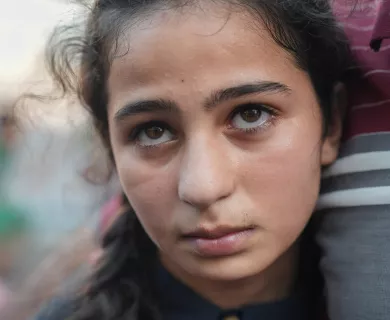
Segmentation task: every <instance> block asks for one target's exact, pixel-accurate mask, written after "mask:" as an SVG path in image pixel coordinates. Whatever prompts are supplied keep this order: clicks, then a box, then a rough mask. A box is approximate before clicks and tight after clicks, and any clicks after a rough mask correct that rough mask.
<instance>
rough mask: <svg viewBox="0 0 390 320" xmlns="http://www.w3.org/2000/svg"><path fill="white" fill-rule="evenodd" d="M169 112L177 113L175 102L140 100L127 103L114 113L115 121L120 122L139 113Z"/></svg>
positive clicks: (177, 108)
mask: <svg viewBox="0 0 390 320" xmlns="http://www.w3.org/2000/svg"><path fill="white" fill-rule="evenodd" d="M152 112H170V113H179V112H180V109H179V107H178V106H177V105H176V103H175V102H173V101H170V100H164V99H155V100H141V101H136V102H132V103H129V104H127V105H125V106H124V107H123V108H121V109H120V110H118V111H117V112H116V113H115V120H116V121H121V120H123V119H125V118H127V117H129V116H132V115H136V114H140V113H152Z"/></svg>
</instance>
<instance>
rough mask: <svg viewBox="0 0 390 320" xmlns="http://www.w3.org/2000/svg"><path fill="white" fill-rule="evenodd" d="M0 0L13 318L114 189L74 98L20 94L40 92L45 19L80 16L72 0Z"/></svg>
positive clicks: (40, 296)
mask: <svg viewBox="0 0 390 320" xmlns="http://www.w3.org/2000/svg"><path fill="white" fill-rule="evenodd" d="M0 4H1V5H2V8H3V10H0V39H1V40H2V41H1V42H0V133H1V135H0V319H2V320H3V319H5V318H4V317H5V315H4V316H2V310H6V309H7V308H8V310H11V309H13V310H14V311H12V312H13V313H12V312H10V313H12V316H10V319H12V320H17V319H28V318H29V317H28V314H29V313H32V312H33V311H34V310H36V309H37V308H38V307H39V304H40V303H41V301H43V300H44V298H45V297H46V296H48V295H49V294H51V293H52V292H53V290H57V289H58V283H60V282H61V279H63V277H64V276H69V277H70V278H71V276H72V275H74V274H76V273H77V270H79V269H80V268H81V267H82V265H83V264H84V263H85V261H87V260H88V257H89V255H92V254H93V252H94V246H95V244H96V241H97V238H98V237H99V235H98V224H99V219H100V212H101V208H102V206H103V205H104V204H105V203H107V201H109V200H110V199H112V197H113V196H115V195H117V194H118V193H119V191H120V188H119V183H118V181H117V179H116V176H115V172H113V168H112V167H111V164H110V161H109V159H108V157H107V153H106V151H105V149H104V148H103V146H102V145H101V143H100V140H99V138H98V137H97V135H96V134H95V132H94V131H93V128H92V125H91V123H90V119H89V117H88V113H87V112H85V111H84V110H83V108H82V107H81V106H80V104H79V103H78V102H77V99H75V98H72V97H68V98H67V99H61V100H53V101H50V102H49V101H39V100H37V99H28V100H24V101H23V103H20V100H19V99H20V97H21V96H22V95H23V94H25V93H26V92H34V93H41V94H45V93H48V92H49V89H50V88H51V87H52V84H51V81H50V78H49V77H48V75H47V73H46V71H45V63H44V47H45V43H46V41H47V39H48V37H49V35H50V33H51V31H52V30H53V28H54V26H56V25H57V24H59V23H66V22H69V21H72V20H73V19H75V18H76V17H79V16H80V14H81V15H82V11H81V9H80V7H79V6H76V5H74V4H73V3H72V2H71V1H65V0H63V1H60V0H13V1H6V0H0ZM18 101H19V103H18ZM64 257H65V258H66V260H67V262H64ZM58 265H60V266H61V268H59V267H58ZM49 271H50V272H49ZM69 282H71V280H69ZM10 306H13V308H10ZM21 306H22V307H21ZM15 310H19V311H20V310H23V314H19V315H17V313H16V312H15ZM4 314H5V313H4Z"/></svg>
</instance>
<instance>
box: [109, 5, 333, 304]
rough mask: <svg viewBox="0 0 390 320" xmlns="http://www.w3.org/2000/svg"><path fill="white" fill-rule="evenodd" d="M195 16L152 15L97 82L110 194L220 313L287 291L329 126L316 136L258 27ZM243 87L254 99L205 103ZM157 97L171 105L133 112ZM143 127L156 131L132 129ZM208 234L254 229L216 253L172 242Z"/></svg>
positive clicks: (290, 72) (287, 62) (279, 54)
mask: <svg viewBox="0 0 390 320" xmlns="http://www.w3.org/2000/svg"><path fill="white" fill-rule="evenodd" d="M205 7H206V9H207V10H206V9H205V8H203V10H200V9H195V8H192V9H191V10H190V11H191V12H190V13H189V12H186V11H185V10H181V11H180V12H178V11H173V10H164V11H163V10H161V11H156V12H155V13H153V14H152V15H149V16H148V17H147V18H145V19H143V20H142V19H141V22H139V23H138V24H137V25H136V26H133V27H132V28H131V29H130V30H128V31H127V32H126V33H125V34H124V35H123V38H122V41H123V40H126V41H123V42H122V43H124V44H128V43H129V44H130V46H129V49H130V50H129V51H128V54H125V55H120V56H119V57H118V58H116V59H115V60H114V62H113V64H112V68H111V72H110V75H109V78H108V84H107V85H108V92H109V104H108V115H109V127H110V140H111V145H112V149H113V154H114V157H115V162H116V165H117V171H118V175H119V177H120V180H121V183H122V186H123V190H124V192H125V193H126V195H127V197H128V199H129V201H130V203H131V205H132V206H133V208H134V210H135V212H136V213H137V216H138V218H139V219H140V221H141V223H142V225H143V226H144V228H145V230H146V232H147V233H148V235H149V236H150V238H151V239H152V240H153V241H154V242H155V243H156V245H157V246H158V248H159V252H160V256H161V260H162V262H163V264H164V265H165V267H166V268H167V269H168V270H170V271H171V273H173V274H174V275H175V276H176V277H178V278H179V279H181V280H182V281H183V282H184V283H186V284H187V285H189V286H190V287H191V288H193V289H194V290H195V291H197V292H198V293H200V294H201V295H202V296H204V297H205V298H207V299H209V300H211V301H212V302H214V303H215V304H217V305H219V306H221V307H223V308H231V307H238V306H241V305H245V304H250V303H255V302H259V301H270V300H275V299H280V298H282V297H284V296H286V295H288V293H289V292H290V291H291V290H292V287H293V286H294V280H295V275H296V260H297V254H298V248H297V245H296V243H297V239H298V238H299V236H300V235H301V233H302V231H303V230H304V228H305V226H306V224H307V222H308V220H309V219H310V217H311V215H312V212H313V209H314V206H315V203H316V200H317V197H318V192H319V183H320V175H321V167H322V166H323V165H328V164H330V163H331V162H333V161H334V159H335V157H336V155H337V146H338V143H337V142H338V138H339V132H340V130H331V135H330V136H328V137H326V138H325V139H323V137H322V130H323V128H322V125H321V123H322V118H321V112H320V108H319V105H318V102H317V98H316V95H315V92H314V90H313V87H312V84H311V81H310V79H309V77H308V75H307V74H306V73H305V72H303V71H302V70H300V69H298V67H297V66H296V65H295V64H294V61H293V58H292V57H291V56H289V55H288V54H287V53H286V52H285V51H283V49H282V48H280V47H279V46H278V45H277V44H276V43H275V42H274V41H273V40H272V38H271V36H270V35H269V33H268V32H267V31H266V30H265V28H264V27H262V26H261V23H260V22H259V21H258V19H257V20H254V17H252V16H250V15H249V14H246V13H245V12H238V11H236V12H234V13H230V15H229V19H226V18H227V15H226V14H227V12H226V11H225V10H224V8H221V7H214V6H211V5H205ZM254 25H256V26H257V27H256V28H252V27H248V26H254ZM179 26H180V27H179ZM124 47H125V45H124ZM270 84H272V85H270ZM245 85H250V88H252V89H253V88H255V89H257V90H253V91H256V92H252V93H250V94H242V95H240V96H239V97H238V96H237V95H236V96H233V95H226V96H225V99H223V101H222V100H221V101H213V100H215V99H213V97H214V98H215V96H217V95H218V94H217V92H218V91H220V90H226V89H227V88H232V87H237V86H238V87H239V86H245ZM267 86H268V88H269V87H272V88H273V90H264V87H267ZM246 88H247V89H248V87H246ZM241 89H242V88H241ZM231 91H232V90H231ZM236 91H237V90H236ZM236 91H235V93H237V92H236ZM239 91H240V90H239ZM242 91H243V90H241V91H240V92H241V93H242ZM156 99H157V100H166V101H168V102H171V104H174V105H175V106H174V107H172V106H171V108H170V109H169V110H166V109H164V108H162V107H161V106H160V107H159V108H157V110H155V109H154V108H153V107H150V106H151V105H153V104H151V103H146V105H147V108H146V109H147V110H146V111H145V108H143V107H142V106H145V104H142V106H141V104H138V107H137V105H136V106H134V104H136V103H138V102H140V101H147V100H156ZM212 102H214V103H212ZM248 104H251V105H250V106H249V107H246V109H245V107H242V106H243V105H248ZM140 106H141V107H140ZM263 106H265V107H263ZM237 108H241V112H240V111H237ZM242 108H244V109H242ZM141 109H142V110H141ZM242 110H246V112H243V111H242ZM252 110H254V111H252ZM256 115H260V117H259V118H258V119H257V118H256ZM248 119H249V120H250V121H248ZM256 119H257V120H256ZM253 120H256V121H253ZM150 121H158V122H160V123H162V124H157V125H156V124H154V125H153V124H152V125H149V127H147V128H146V129H145V128H144V129H140V130H137V128H138V127H139V126H141V125H143V124H145V123H148V122H150ZM251 121H252V122H251ZM153 126H154V127H160V128H156V129H151V127H153ZM248 127H250V128H252V130H251V131H250V132H247V131H245V128H248ZM254 128H255V129H254ZM256 128H257V129H256ZM134 132H136V133H134ZM137 132H139V134H137ZM151 145H152V146H151ZM218 226H229V227H251V228H253V229H252V231H251V232H250V236H248V237H245V238H244V240H243V241H242V242H241V243H240V246H239V248H238V250H237V252H235V253H234V254H231V255H227V256H223V257H209V256H205V255H202V254H199V252H197V251H196V250H195V249H194V247H193V246H192V245H191V243H189V242H188V241H184V240H183V237H182V236H183V234H185V233H188V232H191V231H193V230H195V229H197V228H203V229H208V230H209V229H213V228H215V227H218ZM230 289H231V290H230Z"/></svg>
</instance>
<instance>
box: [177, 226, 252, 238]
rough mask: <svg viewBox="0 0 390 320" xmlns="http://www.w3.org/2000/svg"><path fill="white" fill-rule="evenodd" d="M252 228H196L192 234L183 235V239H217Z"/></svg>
mask: <svg viewBox="0 0 390 320" xmlns="http://www.w3.org/2000/svg"><path fill="white" fill-rule="evenodd" d="M251 229H253V227H250V226H247V227H226V226H222V227H217V228H212V229H206V228H198V229H196V230H194V231H192V232H188V233H185V234H184V235H183V237H185V238H203V239H218V238H222V237H224V236H227V235H229V234H233V233H238V232H243V231H247V230H251Z"/></svg>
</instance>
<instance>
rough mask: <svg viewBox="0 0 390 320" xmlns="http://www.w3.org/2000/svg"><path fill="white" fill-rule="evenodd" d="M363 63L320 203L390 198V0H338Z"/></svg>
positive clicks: (345, 203)
mask: <svg viewBox="0 0 390 320" xmlns="http://www.w3.org/2000/svg"><path fill="white" fill-rule="evenodd" d="M333 3H334V12H335V14H336V17H337V18H338V20H339V21H340V23H341V24H342V26H343V27H344V30H345V33H346V34H347V37H348V38H349V40H350V43H351V49H352V53H353V54H354V57H355V59H356V62H357V64H358V65H359V67H360V72H359V74H360V76H356V75H354V78H351V79H350V81H349V82H348V83H347V84H346V86H347V91H348V100H349V106H348V111H347V119H346V123H345V132H344V143H343V145H342V147H341V151H340V156H339V158H338V160H337V161H336V162H335V163H334V164H333V165H332V166H331V167H330V168H328V169H327V170H326V171H325V172H324V175H323V177H324V179H323V186H322V195H321V197H320V199H319V201H318V209H319V210H322V209H329V208H336V207H353V206H362V205H378V204H390V0H363V1H362V0H360V1H356V0H335V1H334V2H333Z"/></svg>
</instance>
